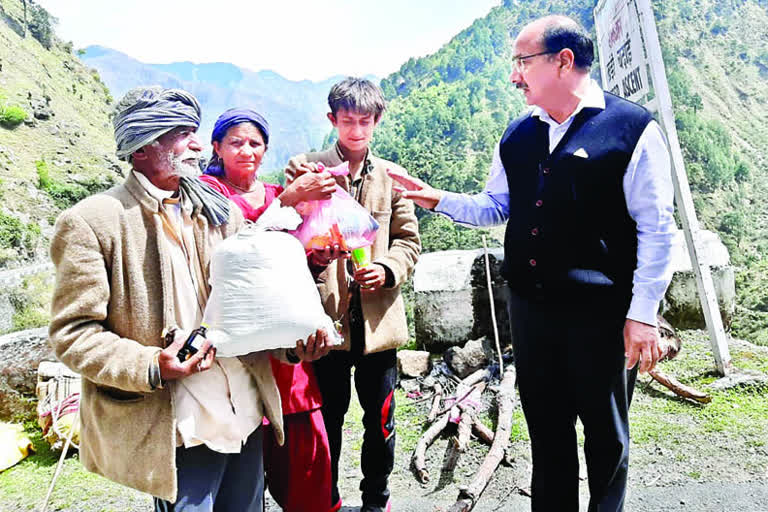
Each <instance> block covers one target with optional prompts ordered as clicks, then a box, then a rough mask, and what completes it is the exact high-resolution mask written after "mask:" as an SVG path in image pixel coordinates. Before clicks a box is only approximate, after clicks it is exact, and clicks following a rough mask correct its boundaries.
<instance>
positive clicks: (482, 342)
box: [443, 338, 493, 379]
mask: <svg viewBox="0 0 768 512" xmlns="http://www.w3.org/2000/svg"><path fill="white" fill-rule="evenodd" d="M492 354H493V348H492V347H491V343H490V341H489V340H488V338H479V339H476V340H470V341H468V342H467V343H466V344H465V345H464V346H463V347H451V348H449V349H448V350H446V351H445V353H444V354H443V359H444V360H445V363H446V364H447V365H448V366H449V367H450V368H451V370H453V372H454V373H455V374H456V375H458V376H459V378H461V379H463V378H464V377H466V376H468V375H469V374H471V373H472V372H475V371H477V370H479V369H480V368H483V367H485V366H487V365H488V360H489V359H490V357H491V356H492Z"/></svg>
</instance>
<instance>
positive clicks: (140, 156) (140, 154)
mask: <svg viewBox="0 0 768 512" xmlns="http://www.w3.org/2000/svg"><path fill="white" fill-rule="evenodd" d="M147 158H149V155H147V153H146V151H144V148H139V149H137V150H136V151H134V152H133V153H131V159H133V160H134V161H138V162H141V161H143V160H146V159H147Z"/></svg>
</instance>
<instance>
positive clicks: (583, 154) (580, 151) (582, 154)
mask: <svg viewBox="0 0 768 512" xmlns="http://www.w3.org/2000/svg"><path fill="white" fill-rule="evenodd" d="M573 156H578V157H579V158H589V155H588V154H587V152H586V151H584V148H579V149H577V150H576V151H574V152H573Z"/></svg>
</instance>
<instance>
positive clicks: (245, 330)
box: [203, 201, 342, 357]
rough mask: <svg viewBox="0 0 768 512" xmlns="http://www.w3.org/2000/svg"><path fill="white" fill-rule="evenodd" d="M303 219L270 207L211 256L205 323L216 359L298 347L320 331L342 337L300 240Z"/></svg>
mask: <svg viewBox="0 0 768 512" xmlns="http://www.w3.org/2000/svg"><path fill="white" fill-rule="evenodd" d="M300 222H301V218H300V217H299V216H298V214H296V212H295V211H294V210H293V209H291V208H280V206H279V202H277V201H276V202H275V203H274V204H272V205H270V208H268V209H267V210H266V211H265V212H264V214H263V215H262V217H261V218H260V219H259V222H257V223H256V224H255V225H249V226H247V227H245V228H244V229H243V230H241V231H240V232H239V233H238V234H236V235H234V236H231V237H229V238H227V239H226V240H224V241H222V242H221V243H220V244H219V245H218V246H217V247H216V249H215V251H214V253H213V256H212V258H211V271H210V284H211V295H210V297H209V299H208V304H207V306H206V308H205V314H204V320H203V321H204V322H205V323H206V324H207V325H208V338H209V339H210V340H211V342H212V343H213V345H214V346H215V347H216V355H217V356H221V357H233V356H239V355H244V354H248V353H251V352H257V351H260V350H269V349H275V348H290V347H295V346H296V340H300V339H301V340H306V339H307V337H308V336H309V335H310V334H312V333H314V332H315V331H316V330H317V329H319V328H324V329H325V330H326V332H327V333H328V334H329V338H330V339H331V343H332V344H340V343H341V341H342V340H341V337H340V335H339V334H338V333H337V332H336V329H334V325H333V321H332V320H331V319H330V317H328V315H326V314H325V311H324V310H323V306H322V304H321V302H320V295H319V294H318V292H317V288H316V287H315V283H314V281H313V279H312V275H311V273H310V272H309V268H308V267H307V259H306V255H305V252H304V248H303V247H302V245H301V242H299V241H298V240H297V239H296V238H295V237H294V236H292V235H290V234H288V233H285V232H282V231H274V230H273V229H276V228H282V229H295V227H296V225H297V224H298V223H300Z"/></svg>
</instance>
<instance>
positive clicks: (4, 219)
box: [0, 212, 40, 253]
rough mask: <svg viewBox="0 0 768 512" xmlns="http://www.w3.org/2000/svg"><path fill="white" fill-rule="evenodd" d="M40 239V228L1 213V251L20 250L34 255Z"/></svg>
mask: <svg viewBox="0 0 768 512" xmlns="http://www.w3.org/2000/svg"><path fill="white" fill-rule="evenodd" d="M39 238H40V226H38V225H37V224H34V223H30V224H25V223H23V222H22V221H21V220H19V219H17V218H16V217H13V216H12V215H6V214H5V213H2V212H0V249H18V250H21V251H26V252H27V253H32V252H33V251H34V249H35V246H36V245H37V241H38V239H39Z"/></svg>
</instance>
